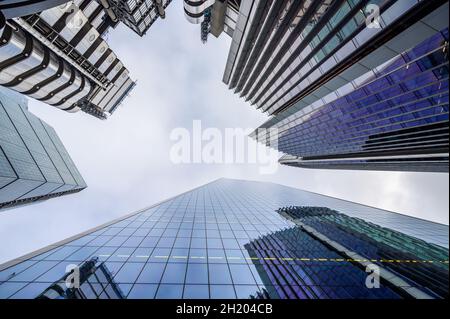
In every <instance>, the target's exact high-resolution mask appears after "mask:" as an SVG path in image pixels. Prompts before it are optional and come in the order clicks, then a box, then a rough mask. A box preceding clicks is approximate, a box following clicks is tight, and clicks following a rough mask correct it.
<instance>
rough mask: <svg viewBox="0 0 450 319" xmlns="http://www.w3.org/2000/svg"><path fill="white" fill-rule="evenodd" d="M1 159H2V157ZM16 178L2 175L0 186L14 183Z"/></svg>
mask: <svg viewBox="0 0 450 319" xmlns="http://www.w3.org/2000/svg"><path fill="white" fill-rule="evenodd" d="M0 161H1V159H0ZM15 179H16V178H13V177H3V176H0V188H2V187H4V186H6V185H8V184H9V183H12V182H13V181H14V180H15Z"/></svg>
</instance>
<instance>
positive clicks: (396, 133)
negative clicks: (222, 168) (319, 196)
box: [185, 0, 449, 172]
mask: <svg viewBox="0 0 450 319" xmlns="http://www.w3.org/2000/svg"><path fill="white" fill-rule="evenodd" d="M194 3H195V5H194ZM448 5H449V4H448V1H447V0H429V1H417V0H377V1H373V0H371V1H365V0H315V1H309V0H306V1H293V0H283V1H275V0H272V1H270V0H269V1H258V0H251V1H226V0H225V1H219V0H217V1H214V0H210V1H201V0H200V1H185V12H186V17H187V18H188V20H189V21H190V22H192V23H201V38H202V40H203V41H205V40H206V39H207V36H208V34H213V35H215V36H219V35H220V34H222V33H226V34H228V35H230V36H231V37H232V42H231V47H230V52H229V56H228V60H227V63H226V67H225V72H224V77H223V81H224V83H225V84H227V85H228V86H229V88H230V89H231V90H233V91H234V92H235V93H236V94H239V95H240V96H241V97H243V98H245V99H246V100H247V101H249V102H250V103H251V104H252V105H254V106H255V107H256V108H257V109H259V110H261V111H263V112H266V113H267V114H268V115H270V116H271V118H270V119H269V121H267V123H265V124H264V125H262V126H261V128H264V129H267V128H273V129H276V130H278V138H277V140H276V141H273V140H271V138H270V136H268V133H267V132H268V131H267V130H258V131H256V132H255V133H254V134H253V135H252V136H253V137H254V138H256V139H257V140H258V141H260V142H261V143H263V144H266V145H268V146H271V147H274V148H276V149H278V150H279V151H281V152H283V153H285V154H286V156H285V157H283V158H282V159H281V163H282V164H286V165H291V166H299V167H306V168H333V169H368V170H395V171H426V172H448V25H449V22H448V21H449V20H448V11H449V7H448ZM223 31H224V32H223Z"/></svg>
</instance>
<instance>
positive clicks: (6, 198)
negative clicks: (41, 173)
mask: <svg viewBox="0 0 450 319" xmlns="http://www.w3.org/2000/svg"><path fill="white" fill-rule="evenodd" d="M42 184H43V181H34V180H28V179H18V180H16V181H14V182H12V183H11V184H8V185H6V186H5V187H3V188H2V189H1V192H0V203H7V202H12V201H14V200H16V199H18V198H20V197H22V196H24V195H25V194H26V193H28V192H31V191H32V190H33V189H35V188H36V187H39V186H40V185H42Z"/></svg>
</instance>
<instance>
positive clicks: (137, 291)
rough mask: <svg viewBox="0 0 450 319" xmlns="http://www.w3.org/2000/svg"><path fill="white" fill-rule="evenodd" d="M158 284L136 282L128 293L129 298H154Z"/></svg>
mask: <svg viewBox="0 0 450 319" xmlns="http://www.w3.org/2000/svg"><path fill="white" fill-rule="evenodd" d="M157 289H158V285H146V284H136V285H134V286H133V288H131V291H130V293H129V294H128V298H129V299H153V298H155V294H156V290H157Z"/></svg>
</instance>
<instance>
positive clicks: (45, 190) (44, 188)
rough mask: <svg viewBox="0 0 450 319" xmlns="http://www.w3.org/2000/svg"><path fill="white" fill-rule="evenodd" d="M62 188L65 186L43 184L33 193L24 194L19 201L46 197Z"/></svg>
mask: <svg viewBox="0 0 450 319" xmlns="http://www.w3.org/2000/svg"><path fill="white" fill-rule="evenodd" d="M61 186H63V184H57V183H45V184H42V185H41V186H39V187H37V188H35V189H33V190H32V191H31V192H28V193H26V194H24V195H23V196H22V197H20V198H18V199H19V200H21V199H26V198H32V197H40V196H46V195H48V194H50V193H53V192H54V191H56V190H57V189H58V188H60V187H61Z"/></svg>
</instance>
